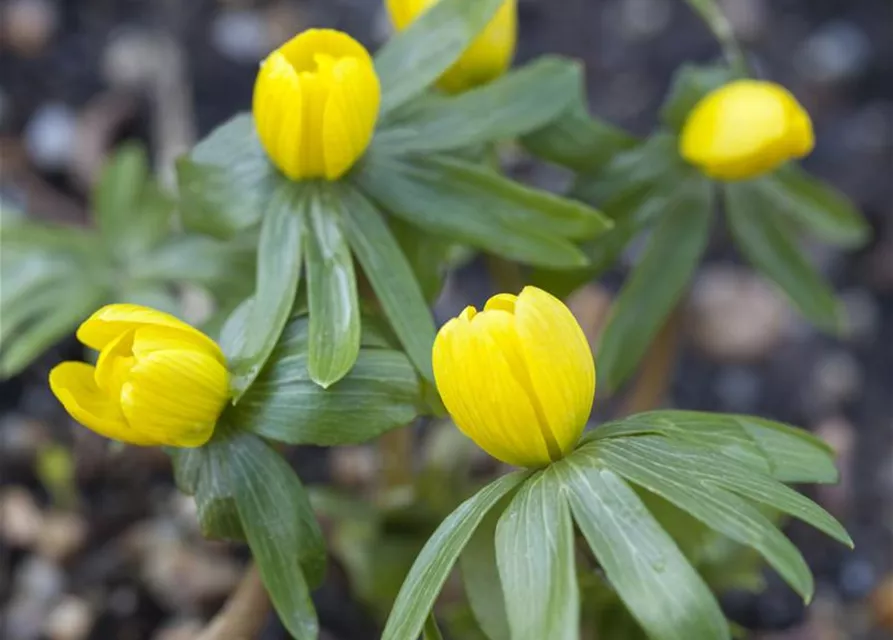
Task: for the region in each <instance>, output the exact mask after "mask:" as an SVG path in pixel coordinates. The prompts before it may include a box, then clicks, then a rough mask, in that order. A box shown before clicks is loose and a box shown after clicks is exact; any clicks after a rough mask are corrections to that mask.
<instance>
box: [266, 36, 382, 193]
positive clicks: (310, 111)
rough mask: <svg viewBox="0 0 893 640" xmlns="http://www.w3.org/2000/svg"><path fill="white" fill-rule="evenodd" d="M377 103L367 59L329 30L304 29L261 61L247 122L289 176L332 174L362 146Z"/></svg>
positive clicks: (339, 173)
mask: <svg viewBox="0 0 893 640" xmlns="http://www.w3.org/2000/svg"><path fill="white" fill-rule="evenodd" d="M380 102H381V87H380V86H379V83H378V76H377V75H375V68H374V67H373V65H372V58H371V57H370V56H369V52H368V51H366V49H364V48H363V45H361V44H360V43H359V42H357V41H356V40H354V39H353V38H351V37H350V36H349V35H347V34H346V33H341V32H340V31H335V30H332V29H309V30H307V31H304V32H303V33H301V34H298V35H297V36H295V37H294V38H292V39H291V40H289V41H288V42H286V43H285V44H284V45H282V46H281V47H279V48H278V49H276V50H275V51H274V52H273V53H271V54H270V55H269V56H268V57H267V58H266V60H264V61H263V62H262V63H261V66H260V71H259V72H258V74H257V80H256V81H255V84H254V104H253V107H252V110H253V112H254V122H255V126H256V127H257V133H258V136H259V137H260V141H261V144H263V147H264V149H265V150H266V152H267V155H269V157H270V159H271V160H272V161H273V164H275V165H276V166H277V167H279V170H280V171H282V173H284V174H285V175H286V176H288V177H289V178H291V179H293V180H301V179H304V178H326V179H328V180H336V179H338V178H340V177H341V176H342V175H344V174H345V173H346V172H347V170H348V169H350V168H351V167H352V166H353V164H354V163H355V162H356V161H357V159H358V158H359V157H360V156H361V155H363V152H365V151H366V147H368V146H369V141H370V140H372V132H373V130H374V129H375V121H376V119H377V118H378V107H379V103H380Z"/></svg>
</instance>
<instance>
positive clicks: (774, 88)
mask: <svg viewBox="0 0 893 640" xmlns="http://www.w3.org/2000/svg"><path fill="white" fill-rule="evenodd" d="M814 144H815V141H814V139H813V134H812V122H811V121H810V119H809V114H808V113H806V111H805V110H804V109H803V107H802V106H801V105H800V103H799V102H797V99H796V98H795V97H794V96H793V95H791V93H790V92H789V91H788V90H787V89H785V88H784V87H782V86H780V85H777V84H775V83H773V82H763V81H759V80H737V81H735V82H731V83H729V84H727V85H724V86H722V87H720V88H719V89H716V90H714V91H712V92H711V93H709V94H707V95H706V96H705V97H704V98H703V99H701V101H700V102H698V104H697V105H695V107H694V109H692V111H691V113H690V114H689V115H688V119H687V120H686V122H685V125H684V127H683V128H682V135H681V138H680V142H679V152H680V154H681V155H682V157H683V158H685V159H686V160H687V161H688V162H690V163H691V164H693V165H695V166H697V167H699V168H700V169H701V170H702V171H703V172H704V173H705V174H707V175H708V176H710V177H712V178H716V179H719V180H746V179H748V178H755V177H757V176H760V175H762V174H764V173H768V172H769V171H772V170H774V169H776V168H777V167H779V166H780V165H781V164H783V163H785V162H787V161H788V160H791V159H793V158H802V157H803V156H805V155H806V154H808V153H809V152H810V151H812V147H813V145H814Z"/></svg>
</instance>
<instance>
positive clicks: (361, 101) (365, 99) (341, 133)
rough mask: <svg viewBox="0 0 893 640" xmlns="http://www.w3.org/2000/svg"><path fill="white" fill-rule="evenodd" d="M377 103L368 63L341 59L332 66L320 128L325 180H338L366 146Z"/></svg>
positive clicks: (375, 78) (374, 78)
mask: <svg viewBox="0 0 893 640" xmlns="http://www.w3.org/2000/svg"><path fill="white" fill-rule="evenodd" d="M380 103H381V87H380V86H379V83H378V76H377V75H375V69H374V67H373V66H372V63H371V60H370V61H369V62H368V63H365V62H363V61H361V60H360V59H358V58H343V59H341V60H339V61H338V63H337V64H335V66H334V67H333V69H332V85H331V87H330V90H329V96H328V102H327V103H326V108H325V114H324V115H323V125H322V139H323V147H324V149H325V165H326V166H325V173H326V178H328V179H329V180H335V179H337V178H340V177H341V176H342V175H343V174H344V173H345V172H346V171H347V170H348V169H350V167H351V166H353V163H354V162H355V161H356V159H357V158H358V157H360V156H361V155H362V154H363V152H364V151H365V150H366V147H368V146H369V143H370V142H371V141H372V133H373V131H374V129H375V121H376V120H377V119H378V108H379V105H380Z"/></svg>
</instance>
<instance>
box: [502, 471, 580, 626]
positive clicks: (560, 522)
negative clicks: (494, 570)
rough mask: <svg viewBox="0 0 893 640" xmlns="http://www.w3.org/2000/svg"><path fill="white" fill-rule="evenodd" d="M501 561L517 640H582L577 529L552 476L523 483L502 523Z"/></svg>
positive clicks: (507, 603) (554, 477) (507, 599)
mask: <svg viewBox="0 0 893 640" xmlns="http://www.w3.org/2000/svg"><path fill="white" fill-rule="evenodd" d="M496 558H497V562H498V565H499V576H500V579H501V581H502V584H503V585H504V587H503V591H504V593H505V603H506V610H507V613H508V621H509V626H510V627H511V631H512V633H511V637H512V640H543V638H549V639H550V640H575V639H576V638H578V637H579V628H580V593H579V588H578V587H577V574H576V571H575V568H574V524H573V522H572V521H571V514H570V509H569V508H568V504H567V502H566V501H565V499H564V496H563V494H562V492H561V483H560V481H559V479H558V478H557V477H556V476H555V473H554V472H553V471H551V470H548V469H547V470H546V471H544V472H542V473H540V474H538V475H536V476H534V477H532V478H531V479H529V480H528V481H527V482H526V483H524V486H522V487H521V488H520V489H519V490H518V493H517V495H515V498H514V499H513V500H512V502H511V504H510V505H509V506H508V508H507V509H506V510H505V511H504V512H503V514H502V517H500V518H499V525H498V526H497V527H496Z"/></svg>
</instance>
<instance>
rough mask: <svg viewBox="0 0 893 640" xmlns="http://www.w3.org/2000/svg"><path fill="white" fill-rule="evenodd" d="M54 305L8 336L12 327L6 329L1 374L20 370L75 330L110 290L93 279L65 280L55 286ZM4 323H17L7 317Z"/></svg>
mask: <svg viewBox="0 0 893 640" xmlns="http://www.w3.org/2000/svg"><path fill="white" fill-rule="evenodd" d="M51 291H52V292H53V296H52V298H53V299H52V303H53V304H52V306H50V308H49V309H47V310H46V314H45V315H42V316H41V317H37V318H35V319H34V320H33V322H32V323H30V324H29V325H28V326H27V327H26V328H24V329H23V330H21V331H20V332H18V333H16V334H15V335H13V336H8V335H7V333H6V332H7V331H8V330H9V327H4V330H3V343H4V344H3V352H2V354H0V378H9V377H11V376H14V375H15V374H17V373H20V372H21V371H22V370H23V369H25V368H26V367H27V366H28V365H29V364H31V362H32V361H33V360H34V359H35V358H37V357H38V356H39V355H40V354H42V353H43V352H44V351H46V350H47V349H49V348H50V347H52V346H53V345H54V344H56V343H57V342H59V341H60V340H61V339H62V338H64V337H66V336H67V335H70V334H71V333H73V332H74V331H75V329H76V328H77V326H78V324H80V323H81V322H83V321H84V320H86V319H87V318H88V317H89V316H90V314H91V313H93V312H94V311H96V309H97V308H98V307H99V306H100V305H101V304H102V302H103V300H104V299H105V298H106V295H107V292H106V291H105V290H104V289H102V288H98V287H96V286H95V285H94V284H93V283H91V282H89V281H86V282H78V283H66V286H64V287H60V288H55V287H54V288H53V289H52V290H51ZM3 321H4V324H5V323H6V322H10V324H12V325H13V326H15V324H17V323H16V322H14V321H13V319H12V318H8V317H4V318H3Z"/></svg>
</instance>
